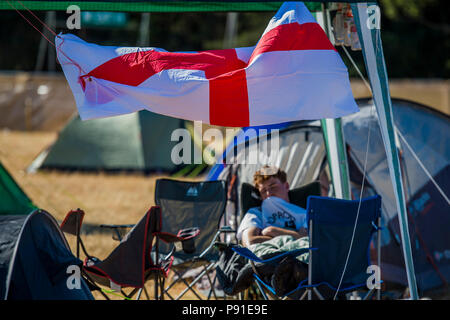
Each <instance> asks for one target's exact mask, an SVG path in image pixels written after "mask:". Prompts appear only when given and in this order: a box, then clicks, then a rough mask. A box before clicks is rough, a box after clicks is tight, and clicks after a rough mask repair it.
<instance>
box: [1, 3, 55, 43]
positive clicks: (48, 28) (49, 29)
mask: <svg viewBox="0 0 450 320" xmlns="http://www.w3.org/2000/svg"><path fill="white" fill-rule="evenodd" d="M6 1H8V0H6ZM16 1H17V2H18V3H19V4H20V5H21V6H22V7H23V8H24V9H25V10H27V11H28V12H29V13H31V15H32V16H33V17H35V18H36V19H37V20H38V21H39V22H40V23H41V24H42V25H43V26H44V27H46V28H47V30H48V31H50V32H51V33H52V34H53V35H54V36H55V37H57V36H58V35H57V34H56V32H55V31H53V30H52V28H50V27H49V26H48V25H46V24H45V23H44V22H43V21H42V20H41V19H39V17H38V16H36V15H35V14H34V13H33V12H32V11H31V10H30V9H28V8H27V7H25V5H24V4H23V3H22V2H21V1H20V0H16Z"/></svg>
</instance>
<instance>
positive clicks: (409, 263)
mask: <svg viewBox="0 0 450 320" xmlns="http://www.w3.org/2000/svg"><path fill="white" fill-rule="evenodd" d="M351 7H352V11H353V16H354V17H355V24H356V28H357V31H358V36H359V39H360V42H361V47H362V49H363V56H364V62H365V64H366V70H367V73H368V76H369V80H370V86H371V89H372V93H373V99H374V103H375V107H376V109H377V113H378V119H379V123H380V129H381V134H382V137H383V142H384V147H385V150H386V156H387V161H388V165H389V173H390V176H391V181H392V186H393V188H394V193H395V197H396V200H397V201H396V202H397V212H398V218H399V224H400V233H401V237H402V248H403V255H404V260H405V266H406V275H407V278H408V287H409V290H410V294H411V299H412V300H417V299H418V298H419V295H418V291H417V283H416V275H415V272H414V262H413V257H412V250H411V243H410V237H409V230H408V217H407V211H406V203H405V195H404V191H403V190H404V188H403V183H402V173H401V170H400V162H399V157H398V150H397V147H396V143H395V131H394V120H393V113H392V102H391V97H390V93H389V83H388V78H387V71H386V65H385V62H384V55H383V48H382V44H381V35H380V29H379V23H377V21H376V19H379V17H380V13H379V10H380V9H379V7H378V6H377V4H376V3H369V4H367V3H358V4H351ZM369 11H370V17H369ZM377 14H378V16H377ZM373 22H374V23H373ZM378 22H379V21H378Z"/></svg>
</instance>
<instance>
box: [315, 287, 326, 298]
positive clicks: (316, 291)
mask: <svg viewBox="0 0 450 320" xmlns="http://www.w3.org/2000/svg"><path fill="white" fill-rule="evenodd" d="M313 291H314V293H315V294H316V296H317V297H318V298H319V299H320V300H325V298H324V297H323V296H322V295H321V294H320V292H319V290H317V288H316V287H313Z"/></svg>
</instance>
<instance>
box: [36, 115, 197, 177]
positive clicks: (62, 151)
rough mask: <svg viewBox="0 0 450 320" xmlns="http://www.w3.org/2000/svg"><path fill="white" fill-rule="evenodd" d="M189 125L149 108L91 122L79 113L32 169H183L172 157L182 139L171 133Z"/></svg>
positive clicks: (163, 170) (170, 170) (39, 157)
mask: <svg viewBox="0 0 450 320" xmlns="http://www.w3.org/2000/svg"><path fill="white" fill-rule="evenodd" d="M186 126H187V122H186V121H184V120H181V119H175V118H170V117H166V116H162V115H158V114H155V113H151V112H148V111H140V112H137V113H133V114H128V115H123V116H119V117H112V118H106V119H96V120H88V121H81V120H80V118H79V117H78V116H76V117H74V118H73V119H72V120H71V121H70V122H69V123H68V124H67V126H66V127H65V128H64V129H63V130H62V131H61V132H60V134H59V137H58V139H57V140H56V142H55V143H54V144H53V145H52V146H51V147H50V148H48V149H47V150H45V151H43V152H42V153H41V154H40V155H39V156H38V157H37V158H36V159H35V161H33V163H32V164H31V165H30V167H29V169H28V171H30V172H33V171H35V170H37V169H61V170H81V171H82V170H87V171H97V170H104V171H122V170H125V171H140V172H146V173H148V172H174V171H176V170H178V169H180V168H181V165H176V164H174V162H173V161H172V160H171V151H172V149H173V148H174V146H175V145H176V144H178V143H179V140H178V139H176V140H175V141H171V135H172V132H173V131H174V130H176V129H179V128H184V129H186ZM186 130H188V129H186ZM190 143H191V145H192V147H194V144H193V142H192V141H191V142H190Z"/></svg>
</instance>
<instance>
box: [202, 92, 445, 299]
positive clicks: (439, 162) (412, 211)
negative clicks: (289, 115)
mask: <svg viewBox="0 0 450 320" xmlns="http://www.w3.org/2000/svg"><path fill="white" fill-rule="evenodd" d="M357 102H358V105H359V107H360V109H361V111H360V112H358V113H356V114H353V115H350V116H346V117H344V118H342V125H343V132H344V137H345V141H346V150H347V156H348V159H349V163H348V165H349V171H350V181H351V186H352V198H358V197H359V195H360V188H361V185H362V177H363V169H364V168H363V164H364V161H365V157H366V148H367V143H368V136H369V134H368V130H370V131H371V133H370V143H369V152H368V158H367V168H366V183H365V187H364V194H363V196H370V195H373V194H379V195H381V197H382V204H383V220H382V223H383V226H384V227H385V228H384V229H383V230H382V248H381V252H382V259H381V263H382V265H381V270H382V279H383V280H384V281H387V282H390V283H395V284H400V285H402V286H407V279H406V273H405V267H404V260H403V258H402V251H401V250H402V249H401V245H400V243H401V239H400V230H399V222H398V213H397V207H396V205H395V196H394V191H393V189H392V184H391V180H390V179H389V168H388V164H387V160H386V153H385V150H384V146H383V139H382V136H381V132H380V128H379V125H378V119H377V118H378V117H377V113H376V111H375V110H374V107H373V101H371V100H369V99H358V100H357ZM393 106H394V108H393V111H394V116H395V118H394V119H395V125H396V129H397V130H398V132H399V133H400V134H401V135H402V136H403V138H404V140H402V139H400V141H399V144H400V145H399V146H400V148H401V150H402V157H401V165H402V167H403V173H404V179H405V185H406V186H407V188H406V190H407V194H406V199H407V206H408V211H409V229H410V230H411V233H410V241H411V243H412V244H413V246H412V247H413V258H414V264H415V266H416V271H415V272H416V277H417V284H418V287H419V290H420V291H421V292H425V291H427V290H431V289H436V288H440V287H442V286H443V284H444V282H445V281H446V282H448V281H450V260H449V259H448V258H446V255H445V252H448V250H449V245H450V237H449V235H448V232H447V230H448V229H449V228H450V218H449V217H448V203H447V202H446V200H445V198H444V197H443V196H442V194H441V193H440V192H439V191H438V190H437V188H436V186H435V185H434V184H433V183H432V181H431V180H430V177H429V176H428V175H427V173H426V172H425V171H424V170H423V168H422V166H421V164H422V165H423V166H424V167H425V168H426V169H427V170H428V172H429V173H430V174H431V176H432V177H433V178H434V180H435V181H436V182H437V183H438V185H439V186H440V188H441V189H442V190H450V176H449V174H450V142H449V141H450V140H449V139H450V119H449V117H448V116H446V115H444V114H441V113H439V112H436V111H433V110H431V109H429V108H427V107H425V106H423V105H419V104H417V103H414V102H410V101H405V100H400V99H393ZM320 126H321V123H320V122H319V121H301V122H292V123H284V124H280V125H278V126H274V127H272V128H278V129H279V130H280V131H279V152H278V153H277V154H276V156H273V157H272V158H271V157H270V156H271V154H270V151H271V150H270V147H271V144H270V140H271V139H272V138H273V136H274V134H273V132H272V134H271V131H270V130H268V129H270V128H271V127H270V126H266V127H264V129H266V130H267V134H268V139H267V140H268V141H269V143H267V146H268V147H269V152H267V148H266V146H265V144H264V143H262V144H261V143H259V144H258V142H259V141H264V140H265V139H261V138H262V137H261V136H260V135H259V132H261V131H260V130H259V129H261V128H262V127H253V128H246V129H245V130H244V131H243V133H241V138H238V137H236V139H235V140H234V141H233V142H232V143H230V145H229V146H228V147H227V149H226V152H225V154H224V155H223V157H224V159H225V158H226V156H227V154H230V153H232V154H233V157H229V158H228V161H229V162H230V163H229V164H222V163H220V164H217V165H215V166H214V167H212V168H211V170H210V172H209V174H208V177H207V180H215V179H224V180H228V181H232V179H233V176H235V182H234V187H235V188H236V189H235V192H231V193H230V194H234V195H235V196H236V197H235V198H231V199H230V200H231V201H229V204H228V207H227V214H228V215H227V217H228V219H229V223H231V224H235V223H238V222H239V218H240V217H241V215H242V214H243V213H242V212H241V211H240V199H239V194H240V186H241V185H242V183H243V182H248V183H252V178H253V173H254V172H255V171H256V170H257V169H258V168H259V167H260V166H261V165H263V164H266V163H270V164H273V165H276V166H279V167H280V168H282V169H284V170H285V171H286V172H287V176H288V182H289V184H290V187H291V188H295V187H299V186H301V185H304V184H306V183H309V182H311V181H314V180H318V179H320V180H321V182H322V185H323V186H326V187H329V185H328V183H330V181H329V180H328V179H329V169H328V167H327V156H326V148H325V143H324V138H323V134H322V131H321V129H320ZM252 129H255V131H254V132H253V134H250V133H249V132H250V130H252ZM245 135H246V136H247V138H244V136H245ZM238 141H241V142H242V141H247V142H244V145H245V146H244V147H243V148H241V149H240V150H239V151H238ZM406 143H407V144H408V145H409V146H410V147H411V150H412V151H411V150H410V149H409V148H408V147H407V145H406ZM255 145H256V146H257V147H258V149H259V158H258V161H260V162H259V163H256V164H249V163H247V164H245V163H244V164H243V162H244V161H243V160H244V159H247V161H248V160H249V159H248V154H249V150H250V149H251V148H252V147H253V146H255ZM413 153H414V154H413ZM414 155H416V156H417V157H418V158H419V159H420V161H421V164H420V163H419V162H418V161H417V160H416V159H415V157H414ZM244 157H247V158H244ZM234 161H236V162H235V164H232V163H233V162H234ZM323 192H325V193H326V192H329V193H330V195H333V190H332V189H329V190H328V188H324V189H323Z"/></svg>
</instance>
